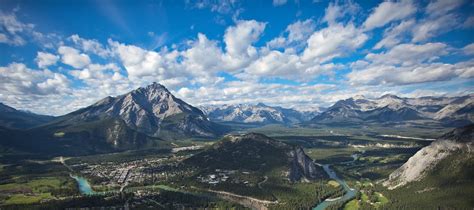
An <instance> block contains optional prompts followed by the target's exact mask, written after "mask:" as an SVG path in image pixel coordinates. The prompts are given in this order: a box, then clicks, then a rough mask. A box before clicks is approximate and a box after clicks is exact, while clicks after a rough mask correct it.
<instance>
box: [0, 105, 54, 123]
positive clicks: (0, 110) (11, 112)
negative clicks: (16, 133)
mask: <svg viewBox="0 0 474 210" xmlns="http://www.w3.org/2000/svg"><path fill="white" fill-rule="evenodd" d="M54 118H55V117H53V116H47V115H39V114H34V113H31V112H27V111H21V110H17V109H15V108H13V107H10V106H7V105H5V104H3V103H0V126H3V127H5V128H11V129H28V128H32V127H35V126H38V125H41V124H44V123H47V122H49V121H51V120H53V119H54Z"/></svg>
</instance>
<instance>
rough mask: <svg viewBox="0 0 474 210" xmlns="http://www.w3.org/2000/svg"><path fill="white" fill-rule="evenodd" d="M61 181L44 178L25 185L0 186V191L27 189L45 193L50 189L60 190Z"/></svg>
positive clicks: (10, 184)
mask: <svg viewBox="0 0 474 210" xmlns="http://www.w3.org/2000/svg"><path fill="white" fill-rule="evenodd" d="M61 183H62V181H61V180H60V179H59V178H57V177H45V178H40V179H35V180H31V181H28V182H26V183H9V184H2V185H0V191H5V190H14V189H29V190H31V191H32V192H35V193H41V192H46V191H48V190H50V189H55V188H60V187H61Z"/></svg>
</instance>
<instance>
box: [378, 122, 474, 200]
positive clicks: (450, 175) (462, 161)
mask: <svg viewBox="0 0 474 210" xmlns="http://www.w3.org/2000/svg"><path fill="white" fill-rule="evenodd" d="M473 146H474V125H473V124H471V125H469V126H466V127H462V128H458V129H455V130H453V131H451V132H449V133H446V134H445V135H443V136H441V137H440V138H439V139H437V140H436V141H434V142H432V143H431V145H429V146H426V147H424V148H423V149H421V150H420V151H418V152H417V153H416V154H415V155H413V156H412V157H411V158H410V159H409V160H408V161H407V162H406V163H405V164H403V165H402V166H401V167H400V168H398V169H397V170H395V171H394V172H393V173H391V174H390V176H389V179H388V180H386V181H385V182H384V183H383V184H384V185H385V186H386V187H388V189H389V190H386V191H385V195H386V196H387V197H388V198H390V199H392V200H394V202H392V203H391V204H390V205H389V206H387V208H389V209H472V207H474V197H472V195H473V194H474V178H473V177H474V154H473V152H472V150H473ZM420 198H422V199H420Z"/></svg>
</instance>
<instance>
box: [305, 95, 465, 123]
mask: <svg viewBox="0 0 474 210" xmlns="http://www.w3.org/2000/svg"><path fill="white" fill-rule="evenodd" d="M473 104H474V95H467V96H462V97H420V98H402V97H398V96H395V95H384V96H382V97H380V98H376V99H367V98H364V97H362V96H357V97H353V98H349V99H345V100H341V101H338V102H336V103H335V104H334V105H333V106H331V107H329V108H328V109H327V110H326V111H325V112H323V113H321V114H319V115H317V116H316V117H314V118H313V119H312V120H311V121H310V123H324V124H339V125H341V124H354V123H363V122H373V123H393V122H395V123H397V122H409V121H416V120H425V121H436V122H439V123H441V124H444V125H445V126H462V125H467V124H469V123H472V122H474V110H473Z"/></svg>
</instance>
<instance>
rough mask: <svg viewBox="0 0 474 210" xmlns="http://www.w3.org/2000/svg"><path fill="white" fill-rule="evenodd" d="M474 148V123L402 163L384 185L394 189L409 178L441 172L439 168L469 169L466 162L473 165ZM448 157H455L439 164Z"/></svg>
mask: <svg viewBox="0 0 474 210" xmlns="http://www.w3.org/2000/svg"><path fill="white" fill-rule="evenodd" d="M473 148H474V124H471V125H469V126H466V127H462V128H458V129H455V130H453V131H451V132H449V133H446V134H445V135H443V136H441V137H440V138H439V139H437V140H436V141H434V142H433V143H431V144H430V145H429V146H427V147H424V148H423V149H421V150H420V151H418V152H417V153H416V154H415V155H413V156H412V157H411V158H410V159H408V161H407V162H406V163H405V164H403V166H401V167H400V168H399V169H397V170H396V171H394V172H393V173H392V174H390V178H389V179H388V180H387V181H386V182H385V183H384V185H385V186H388V187H389V188H391V189H395V188H397V187H401V186H404V185H406V184H408V183H410V182H414V181H420V180H423V178H424V177H426V176H428V175H430V174H433V173H439V172H440V171H439V170H451V173H456V172H462V173H464V172H469V170H470V169H469V168H464V167H463V166H464V165H466V164H470V165H474V154H472V151H471V150H472V149H473ZM446 159H452V160H456V161H455V162H451V163H450V164H451V165H449V166H447V165H440V163H441V162H443V160H446ZM444 167H447V168H444ZM448 168H449V169H448ZM453 169H454V170H453ZM470 172H473V171H472V170H471V171H470ZM472 175H473V176H472V177H474V174H472ZM472 177H471V178H472Z"/></svg>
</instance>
